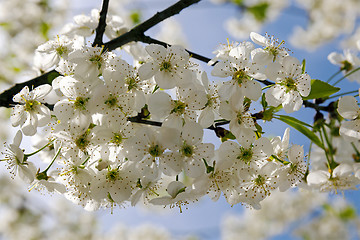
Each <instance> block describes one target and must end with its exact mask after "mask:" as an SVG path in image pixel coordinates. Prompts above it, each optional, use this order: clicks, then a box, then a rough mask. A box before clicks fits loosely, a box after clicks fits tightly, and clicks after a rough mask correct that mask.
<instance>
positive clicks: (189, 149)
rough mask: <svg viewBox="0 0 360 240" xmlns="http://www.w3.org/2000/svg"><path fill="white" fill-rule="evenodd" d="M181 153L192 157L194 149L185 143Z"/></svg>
mask: <svg viewBox="0 0 360 240" xmlns="http://www.w3.org/2000/svg"><path fill="white" fill-rule="evenodd" d="M180 151H181V153H182V154H183V155H184V156H185V157H191V156H192V155H193V154H194V147H193V146H191V145H188V144H186V143H185V142H184V145H183V146H182V148H181V150H180Z"/></svg>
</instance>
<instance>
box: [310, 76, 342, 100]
mask: <svg viewBox="0 0 360 240" xmlns="http://www.w3.org/2000/svg"><path fill="white" fill-rule="evenodd" d="M339 90H340V88H337V87H334V86H331V85H330V84H328V83H326V82H323V81H320V80H318V79H313V80H311V91H310V94H309V96H307V97H303V99H304V100H308V99H316V98H326V97H328V96H330V95H332V94H334V93H336V92H338V91H339Z"/></svg>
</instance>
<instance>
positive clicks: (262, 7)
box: [247, 2, 269, 22]
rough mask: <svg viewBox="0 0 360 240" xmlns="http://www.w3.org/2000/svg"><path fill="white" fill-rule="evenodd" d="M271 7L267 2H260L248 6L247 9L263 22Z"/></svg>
mask: <svg viewBox="0 0 360 240" xmlns="http://www.w3.org/2000/svg"><path fill="white" fill-rule="evenodd" d="M268 8H269V4H268V3H267V2H264V3H259V4H257V5H254V6H252V7H248V8H247V11H248V12H249V13H251V14H252V15H254V17H255V19H256V20H258V21H259V22H263V21H265V19H266V12H267V10H268Z"/></svg>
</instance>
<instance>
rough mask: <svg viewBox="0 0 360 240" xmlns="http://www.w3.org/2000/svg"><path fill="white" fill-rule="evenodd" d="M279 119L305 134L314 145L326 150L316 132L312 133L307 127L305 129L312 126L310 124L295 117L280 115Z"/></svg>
mask: <svg viewBox="0 0 360 240" xmlns="http://www.w3.org/2000/svg"><path fill="white" fill-rule="evenodd" d="M277 119H279V120H280V121H282V122H284V123H286V124H288V125H289V126H291V127H293V128H295V129H296V130H298V131H299V132H301V133H302V134H304V135H305V136H306V137H307V138H309V139H310V140H311V141H312V142H313V143H315V144H316V145H318V146H319V147H321V148H322V149H324V145H323V144H322V142H321V141H320V139H319V138H318V136H316V135H315V133H314V132H312V131H310V130H309V129H308V128H307V127H305V126H310V125H309V124H307V123H304V122H302V121H300V120H298V119H296V118H294V117H290V116H285V115H278V117H277Z"/></svg>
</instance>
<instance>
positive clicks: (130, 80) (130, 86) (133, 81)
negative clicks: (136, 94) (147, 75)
mask: <svg viewBox="0 0 360 240" xmlns="http://www.w3.org/2000/svg"><path fill="white" fill-rule="evenodd" d="M125 82H126V84H127V85H128V91H131V90H132V89H133V88H135V89H136V88H137V87H138V85H137V82H136V79H135V78H133V77H132V78H126V79H125Z"/></svg>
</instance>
